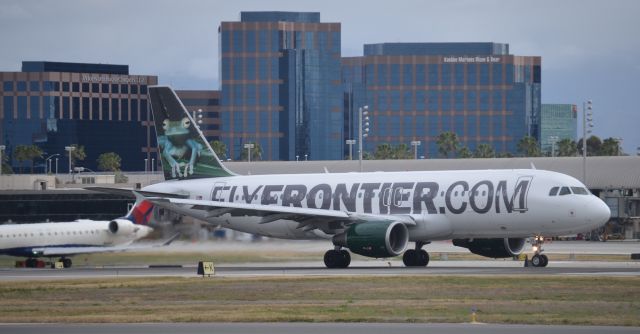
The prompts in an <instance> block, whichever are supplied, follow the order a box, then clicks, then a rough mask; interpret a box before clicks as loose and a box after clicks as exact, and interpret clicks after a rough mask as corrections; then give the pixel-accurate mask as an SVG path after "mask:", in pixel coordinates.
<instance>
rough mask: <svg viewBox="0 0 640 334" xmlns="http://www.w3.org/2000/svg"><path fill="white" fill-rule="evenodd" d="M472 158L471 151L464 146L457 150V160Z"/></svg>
mask: <svg viewBox="0 0 640 334" xmlns="http://www.w3.org/2000/svg"><path fill="white" fill-rule="evenodd" d="M472 156H473V154H471V150H470V149H469V148H468V147H466V146H462V147H461V148H460V149H459V150H458V158H461V159H469V158H471V157H472Z"/></svg>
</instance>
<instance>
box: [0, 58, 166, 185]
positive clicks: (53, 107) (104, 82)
mask: <svg viewBox="0 0 640 334" xmlns="http://www.w3.org/2000/svg"><path fill="white" fill-rule="evenodd" d="M0 81H1V82H2V86H1V87H0V96H2V98H1V100H0V122H2V123H1V126H0V144H2V145H5V146H6V156H7V157H9V158H10V164H11V165H12V167H13V168H14V169H15V170H16V171H17V170H18V169H21V168H22V169H24V168H27V167H29V166H30V165H31V162H30V161H23V162H19V161H18V160H17V159H15V157H14V155H13V153H14V152H15V149H16V147H17V146H18V145H37V146H38V147H40V149H41V150H42V151H43V152H45V154H46V156H44V157H43V159H41V160H36V161H34V164H35V166H36V169H35V172H43V171H44V170H45V168H47V169H48V165H51V169H49V171H51V172H55V169H54V168H55V164H54V163H53V162H54V161H55V160H58V168H59V172H61V173H66V172H68V171H69V166H68V160H67V159H66V158H65V147H66V146H69V145H73V144H75V145H81V146H84V148H85V153H86V158H85V159H84V160H82V161H78V162H77V164H76V165H77V166H82V167H86V168H89V169H90V170H94V171H97V170H98V166H97V161H96V160H97V159H98V156H99V155H100V154H102V153H107V152H115V153H117V154H118V155H119V156H120V157H121V159H122V162H121V168H122V170H144V164H145V161H149V162H150V161H152V160H155V161H158V159H157V156H156V151H157V149H156V142H155V135H153V133H152V131H153V129H152V124H153V122H152V121H151V115H150V112H149V111H150V110H149V106H148V103H147V86H148V85H155V84H157V82H158V78H157V76H153V75H130V74H129V66H127V65H108V64H82V63H61V62H46V61H25V62H22V71H21V72H0ZM48 157H50V158H51V159H50V160H49V161H45V160H46V158H48ZM54 159H55V160H54Z"/></svg>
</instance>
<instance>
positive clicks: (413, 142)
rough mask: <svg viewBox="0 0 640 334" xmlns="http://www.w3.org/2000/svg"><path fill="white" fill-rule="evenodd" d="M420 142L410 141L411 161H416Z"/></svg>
mask: <svg viewBox="0 0 640 334" xmlns="http://www.w3.org/2000/svg"><path fill="white" fill-rule="evenodd" d="M420 144H421V142H420V141H419V140H412V141H411V146H413V159H415V160H418V146H420Z"/></svg>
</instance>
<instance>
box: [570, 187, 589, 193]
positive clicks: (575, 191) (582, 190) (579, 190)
mask: <svg viewBox="0 0 640 334" xmlns="http://www.w3.org/2000/svg"><path fill="white" fill-rule="evenodd" d="M571 191H573V193H574V194H576V195H589V191H588V190H587V189H585V188H582V187H571Z"/></svg>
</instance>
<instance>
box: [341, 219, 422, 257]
mask: <svg viewBox="0 0 640 334" xmlns="http://www.w3.org/2000/svg"><path fill="white" fill-rule="evenodd" d="M408 243H409V230H408V229H407V227H406V226H405V225H404V224H402V223H400V222H388V221H373V222H366V223H361V224H355V225H352V226H351V227H349V229H347V231H346V232H344V233H341V234H338V235H335V236H334V237H333V244H334V245H337V246H342V247H346V248H348V249H349V250H350V251H352V252H354V253H356V254H360V255H362V256H368V257H375V258H382V257H391V256H397V255H400V254H402V252H404V250H405V249H406V248H407V244H408Z"/></svg>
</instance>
